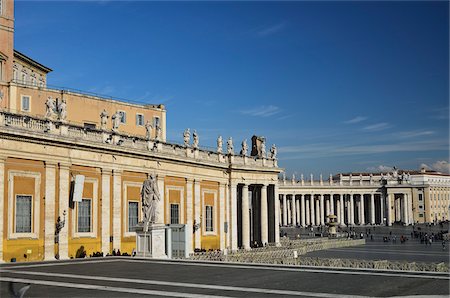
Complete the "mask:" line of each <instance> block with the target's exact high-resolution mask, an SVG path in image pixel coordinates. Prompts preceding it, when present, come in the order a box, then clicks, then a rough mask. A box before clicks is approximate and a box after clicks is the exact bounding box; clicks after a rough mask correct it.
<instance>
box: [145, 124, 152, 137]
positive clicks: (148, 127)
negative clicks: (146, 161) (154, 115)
mask: <svg viewBox="0 0 450 298" xmlns="http://www.w3.org/2000/svg"><path fill="white" fill-rule="evenodd" d="M152 129H153V126H152V123H151V122H150V121H149V120H147V122H146V123H145V138H146V139H147V140H150V139H151V138H152Z"/></svg>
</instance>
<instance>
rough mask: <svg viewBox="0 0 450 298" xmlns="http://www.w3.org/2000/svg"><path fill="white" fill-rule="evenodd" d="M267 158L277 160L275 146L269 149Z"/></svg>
mask: <svg viewBox="0 0 450 298" xmlns="http://www.w3.org/2000/svg"><path fill="white" fill-rule="evenodd" d="M269 157H270V158H271V159H277V147H276V146H275V144H273V145H272V147H270V151H269Z"/></svg>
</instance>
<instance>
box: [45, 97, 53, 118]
mask: <svg viewBox="0 0 450 298" xmlns="http://www.w3.org/2000/svg"><path fill="white" fill-rule="evenodd" d="M54 115H55V101H54V100H53V98H52V97H51V96H49V97H48V98H47V100H46V101H45V118H53V116H54Z"/></svg>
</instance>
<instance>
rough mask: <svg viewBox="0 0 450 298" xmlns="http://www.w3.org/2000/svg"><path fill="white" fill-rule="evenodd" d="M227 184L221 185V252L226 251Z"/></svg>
mask: <svg viewBox="0 0 450 298" xmlns="http://www.w3.org/2000/svg"><path fill="white" fill-rule="evenodd" d="M225 203H226V199H225V184H223V183H220V184H219V208H220V211H219V231H220V250H221V251H223V250H224V249H225V237H226V233H225Z"/></svg>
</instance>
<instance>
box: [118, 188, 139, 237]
mask: <svg viewBox="0 0 450 298" xmlns="http://www.w3.org/2000/svg"><path fill="white" fill-rule="evenodd" d="M143 182H144V181H142V182H136V181H123V183H122V206H126V208H122V217H123V218H125V219H126V220H122V231H123V232H122V234H123V237H134V236H136V232H135V231H131V232H130V231H129V226H128V225H129V222H128V202H137V203H138V223H139V222H140V221H142V202H141V200H140V198H129V197H128V188H129V187H136V188H138V189H139V193H140V190H141V189H142V183H143Z"/></svg>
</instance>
